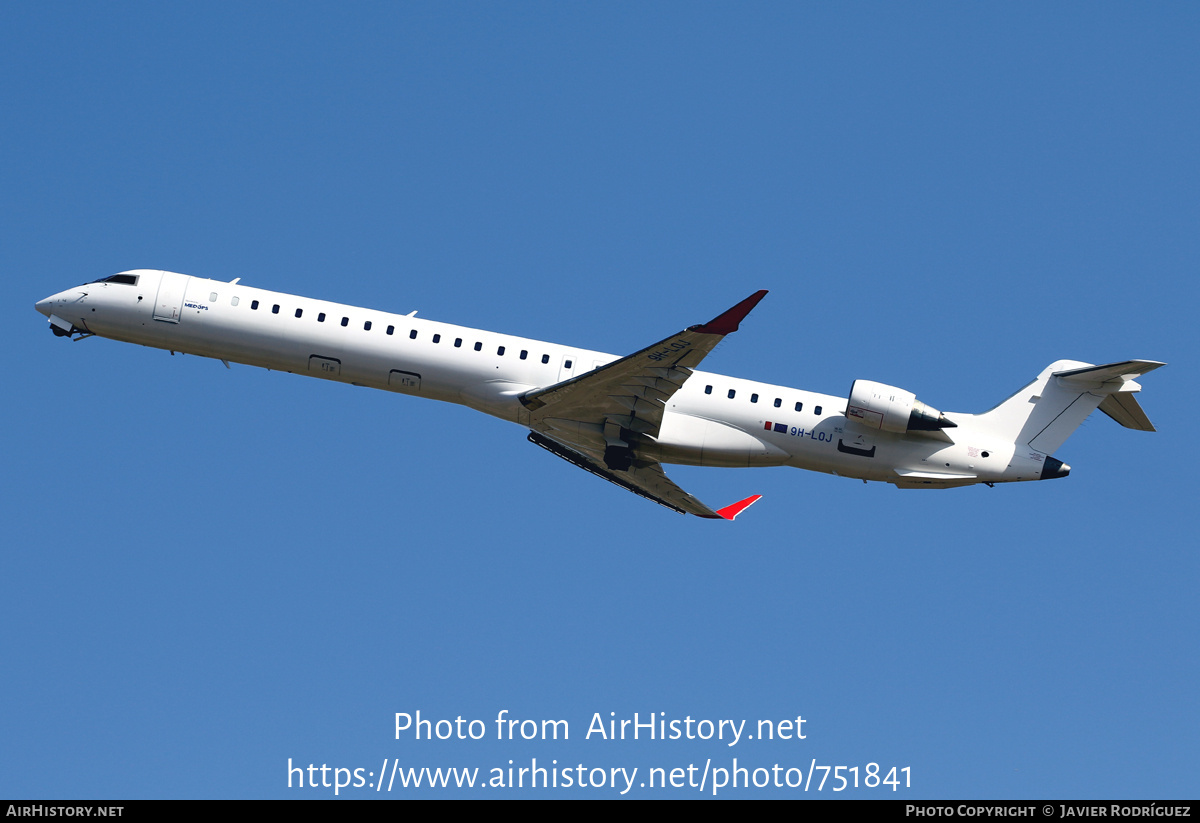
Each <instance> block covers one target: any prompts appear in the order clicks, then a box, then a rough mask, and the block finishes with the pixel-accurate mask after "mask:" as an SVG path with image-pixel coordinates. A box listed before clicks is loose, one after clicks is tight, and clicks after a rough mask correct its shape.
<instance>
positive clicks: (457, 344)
mask: <svg viewBox="0 0 1200 823" xmlns="http://www.w3.org/2000/svg"><path fill="white" fill-rule="evenodd" d="M208 300H209V302H210V303H215V302H217V293H216V292H212V293H211V294H209V296H208ZM239 302H240V301H239V300H238V298H237V297H236V296H235V297H233V298H231V299H230V301H229V303H230V305H233V306H236V305H237V304H238V303H239ZM259 305H260V303H259V301H257V300H251V301H250V309H251V311H258V307H259ZM271 314H279V304H278V303H274V304H272V306H271ZM295 316H296V317H303V316H304V309H296V315H295ZM317 322H318V323H324V322H325V312H318V313H317ZM341 323H342V325H343V326H349V325H350V318H349V317H343V318H342V320H341ZM372 325H373V324H372V322H371V321H370V320H367V321H365V322H364V323H363V331H370V330H371V326H372ZM387 333H388V334H390V335H394V334H395V333H396V327H395V326H388V327H387ZM408 339H409V340H416V339H417V330H416V329H412V330H411V331H409V333H408ZM433 342H434V343H441V342H442V336H441V335H440V334H435V335H433ZM462 344H463V339H462V338H461V337H456V338H454V348H456V349H461V348H462ZM472 348H474V349H475V351H483V343H480V342H478V341H476V343H475V345H474V346H473V347H472ZM505 350H506V347H505V346H498V347H497V348H496V354H497V355H498V356H500V357H503V356H504V352H505ZM520 359H522V360H528V359H529V352H528V351H527V350H526V349H521V354H520ZM549 362H550V355H548V354H543V355H542V363H543V364H545V363H549ZM563 366H564V367H565V368H568V369H570V368H572V367H573V366H574V362H573V361H571V360H567V361H566V362H565V363H563Z"/></svg>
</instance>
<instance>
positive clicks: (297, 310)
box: [296, 309, 304, 317]
mask: <svg viewBox="0 0 1200 823" xmlns="http://www.w3.org/2000/svg"><path fill="white" fill-rule="evenodd" d="M302 314H304V309H296V316H297V317H299V316H300V315H302Z"/></svg>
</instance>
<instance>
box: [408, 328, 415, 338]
mask: <svg viewBox="0 0 1200 823" xmlns="http://www.w3.org/2000/svg"><path fill="white" fill-rule="evenodd" d="M408 339H409V340H416V339H417V330H416V329H413V330H412V331H410V332H409V333H408Z"/></svg>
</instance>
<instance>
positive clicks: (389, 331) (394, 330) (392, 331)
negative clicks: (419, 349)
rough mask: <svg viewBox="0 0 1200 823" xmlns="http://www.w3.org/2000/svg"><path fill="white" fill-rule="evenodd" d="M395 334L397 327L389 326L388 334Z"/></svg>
mask: <svg viewBox="0 0 1200 823" xmlns="http://www.w3.org/2000/svg"><path fill="white" fill-rule="evenodd" d="M395 332H396V327H395V326H388V327H387V333H388V334H394V333H395Z"/></svg>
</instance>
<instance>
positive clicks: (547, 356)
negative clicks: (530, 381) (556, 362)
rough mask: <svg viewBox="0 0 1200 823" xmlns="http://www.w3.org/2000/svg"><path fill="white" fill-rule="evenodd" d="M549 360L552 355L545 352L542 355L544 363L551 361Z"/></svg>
mask: <svg viewBox="0 0 1200 823" xmlns="http://www.w3.org/2000/svg"><path fill="white" fill-rule="evenodd" d="M549 362H550V355H548V354H543V355H542V363H549Z"/></svg>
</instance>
